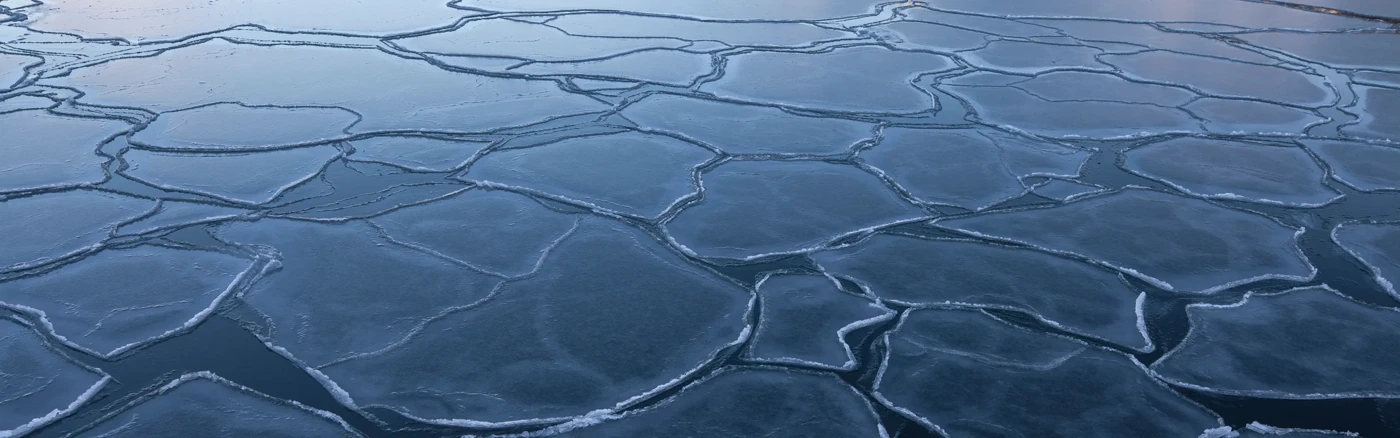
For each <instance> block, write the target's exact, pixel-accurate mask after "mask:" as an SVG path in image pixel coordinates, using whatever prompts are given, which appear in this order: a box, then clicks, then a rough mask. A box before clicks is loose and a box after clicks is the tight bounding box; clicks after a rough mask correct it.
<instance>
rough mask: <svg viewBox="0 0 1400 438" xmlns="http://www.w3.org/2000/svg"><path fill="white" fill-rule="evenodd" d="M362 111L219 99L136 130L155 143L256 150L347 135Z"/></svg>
mask: <svg viewBox="0 0 1400 438" xmlns="http://www.w3.org/2000/svg"><path fill="white" fill-rule="evenodd" d="M358 120H359V116H357V115H356V114H355V113H352V112H350V111H348V110H345V109H341V108H333V107H311V108H281V107H271V106H248V105H242V104H237V103H216V104H211V105H204V106H198V107H194V108H187V109H182V110H175V111H170V112H166V113H162V114H160V115H159V116H156V119H155V120H154V121H152V122H151V123H150V124H149V125H146V126H145V127H143V128H142V129H141V130H139V131H136V132H135V133H133V134H132V135H131V144H134V145H137V146H144V147H146V148H150V149H171V150H214V151H230V150H255V149H277V148H283V147H287V146H292V145H299V144H314V143H326V142H330V141H333V140H336V139H339V138H343V137H345V136H346V135H347V134H346V133H345V131H346V129H348V128H349V127H350V125H353V124H355V122H357V121H358Z"/></svg>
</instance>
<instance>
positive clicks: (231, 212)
mask: <svg viewBox="0 0 1400 438" xmlns="http://www.w3.org/2000/svg"><path fill="white" fill-rule="evenodd" d="M248 213H250V211H249V210H244V209H240V208H233V207H225V206H222V205H214V204H205V203H201V202H184V201H171V200H163V201H160V209H159V210H157V211H156V212H155V213H154V214H152V215H150V216H147V217H143V218H141V219H140V220H137V221H133V222H129V223H126V224H123V225H122V226H120V227H118V228H117V234H118V235H131V234H143V233H149V232H152V231H157V230H166V229H171V228H176V227H181V226H185V225H191V224H201V223H207V222H213V221H217V220H221V219H228V218H232V217H237V216H242V215H245V214H248Z"/></svg>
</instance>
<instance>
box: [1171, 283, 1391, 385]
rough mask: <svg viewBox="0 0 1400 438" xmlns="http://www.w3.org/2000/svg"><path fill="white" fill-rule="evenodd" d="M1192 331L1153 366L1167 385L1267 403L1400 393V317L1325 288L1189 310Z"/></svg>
mask: <svg viewBox="0 0 1400 438" xmlns="http://www.w3.org/2000/svg"><path fill="white" fill-rule="evenodd" d="M1187 313H1188V314H1189V315H1190V318H1191V331H1190V333H1188V334H1187V336H1186V339H1185V340H1184V341H1182V343H1181V345H1179V346H1177V347H1176V349H1174V350H1172V351H1170V352H1168V353H1167V355H1166V356H1163V357H1162V359H1160V360H1158V361H1157V363H1156V364H1154V365H1153V366H1152V370H1153V371H1154V372H1155V373H1156V374H1158V375H1160V376H1162V377H1163V378H1165V379H1166V380H1167V381H1169V382H1172V383H1174V384H1178V385H1184V386H1189V387H1192V388H1197V389H1200V390H1204V391H1209V392H1217V393H1223V394H1239V395H1249V396H1255V397H1269V398H1338V397H1388V398H1394V397H1397V396H1400V383H1397V382H1396V381H1395V374H1396V373H1397V372H1400V370H1397V369H1396V367H1397V364H1400V350H1396V349H1395V348H1392V346H1394V345H1397V343H1400V312H1397V311H1396V310H1395V309H1391V308H1381V307H1374V306H1370V305H1367V304H1362V303H1359V302H1356V301H1352V300H1351V299H1348V298H1346V297H1344V296H1342V295H1340V294H1338V293H1336V292H1335V291H1333V290H1331V289H1328V288H1326V287H1310V288H1303V289H1297V290H1292V291H1289V292H1286V293H1282V294H1275V295H1250V296H1247V297H1245V299H1244V300H1242V301H1240V302H1239V303H1235V304H1230V305H1208V304H1195V305H1191V306H1190V307H1188V308H1187Z"/></svg>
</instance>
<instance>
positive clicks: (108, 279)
mask: <svg viewBox="0 0 1400 438" xmlns="http://www.w3.org/2000/svg"><path fill="white" fill-rule="evenodd" d="M262 267H263V265H262V264H253V263H250V261H249V260H247V259H243V258H239V257H234V256H231V255H228V254H224V253H218V252H212V251H198V250H184V249H174V248H167V247H161V246H153V245H142V246H138V247H135V248H131V249H108V250H104V251H99V252H98V253H96V254H93V255H91V256H88V257H86V258H83V259H81V260H78V261H76V262H73V263H72V264H68V265H64V266H62V267H59V268H58V269H56V270H54V271H51V272H47V273H44V274H43V275H38V276H29V277H22V278H19V279H17V280H11V281H9V282H3V283H0V303H4V304H9V305H13V306H22V308H23V309H24V311H26V312H29V313H35V314H37V315H36V316H40V317H41V318H42V320H43V321H44V323H45V324H46V325H47V326H48V328H49V329H51V330H53V332H54V334H56V335H57V336H58V337H59V338H60V339H62V340H63V341H64V342H65V343H68V344H70V345H72V346H74V347H77V348H80V349H82V350H86V351H88V352H91V353H93V354H95V355H99V356H112V355H115V354H118V353H121V352H123V351H126V350H129V349H131V348H134V347H136V346H139V345H143V344H146V343H149V342H152V341H154V340H157V339H161V338H164V337H166V336H168V335H171V334H174V333H177V332H178V331H179V330H181V329H186V328H189V327H193V326H194V325H195V324H198V323H199V322H200V321H202V320H203V319H204V317H206V316H208V314H209V313H210V312H212V311H213V308H214V307H215V306H217V305H218V304H219V303H220V302H222V301H223V299H224V298H225V297H227V296H228V295H230V294H232V293H233V292H235V289H236V288H238V287H240V286H242V285H243V284H242V283H243V282H246V281H248V280H251V279H252V278H255V277H256V276H257V275H259V273H260V272H259V271H260V270H261V268H262Z"/></svg>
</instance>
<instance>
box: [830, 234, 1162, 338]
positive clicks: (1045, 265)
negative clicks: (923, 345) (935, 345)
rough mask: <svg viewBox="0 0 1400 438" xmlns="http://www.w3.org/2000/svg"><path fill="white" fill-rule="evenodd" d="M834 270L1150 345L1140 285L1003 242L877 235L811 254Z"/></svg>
mask: <svg viewBox="0 0 1400 438" xmlns="http://www.w3.org/2000/svg"><path fill="white" fill-rule="evenodd" d="M812 259H813V260H815V261H816V262H817V263H818V264H820V265H821V266H822V267H823V268H825V269H826V271H827V272H829V273H831V274H833V275H839V276H844V277H849V278H851V279H853V280H855V281H856V282H858V283H861V284H863V285H865V286H866V287H868V288H869V289H870V292H871V293H874V294H875V295H876V296H878V297H880V298H882V299H885V300H891V301H894V302H898V303H902V304H906V305H914V306H920V305H933V304H965V305H970V306H980V307H993V308H1008V309H1015V310H1019V311H1023V312H1028V313H1030V314H1033V315H1036V316H1037V317H1039V318H1041V319H1043V320H1046V321H1048V322H1049V323H1051V324H1054V325H1057V326H1060V327H1062V328H1064V329H1066V330H1069V331H1073V332H1078V333H1084V334H1088V335H1090V336H1094V337H1097V338H1101V339H1104V340H1108V341H1110V342H1114V343H1118V344H1120V345H1124V346H1127V347H1130V348H1135V349H1140V350H1149V349H1151V343H1149V342H1148V340H1147V339H1146V334H1144V333H1142V332H1141V330H1139V324H1140V322H1139V321H1138V318H1139V316H1138V304H1137V300H1138V296H1139V295H1140V293H1139V292H1137V291H1136V290H1134V289H1133V288H1132V287H1130V286H1128V285H1127V284H1125V283H1124V282H1123V281H1122V280H1121V279H1120V278H1119V277H1118V275H1116V274H1114V273H1113V272H1112V271H1108V270H1106V269H1102V268H1096V267H1094V266H1091V265H1089V264H1086V263H1080V262H1077V261H1074V260H1071V259H1067V258H1064V257H1059V256H1055V255H1050V254H1045V253H1042V252H1038V251H1031V250H1026V249H1019V248H1010V247H1005V246H1000V245H993V244H986V243H979V242H970V241H959V240H924V239H918V238H914V237H906V236H897V235H888V234H877V235H875V236H872V237H870V238H869V239H868V240H866V241H865V242H861V243H860V244H857V245H852V246H849V247H845V248H840V249H835V250H830V251H822V252H818V253H814V254H812Z"/></svg>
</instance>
